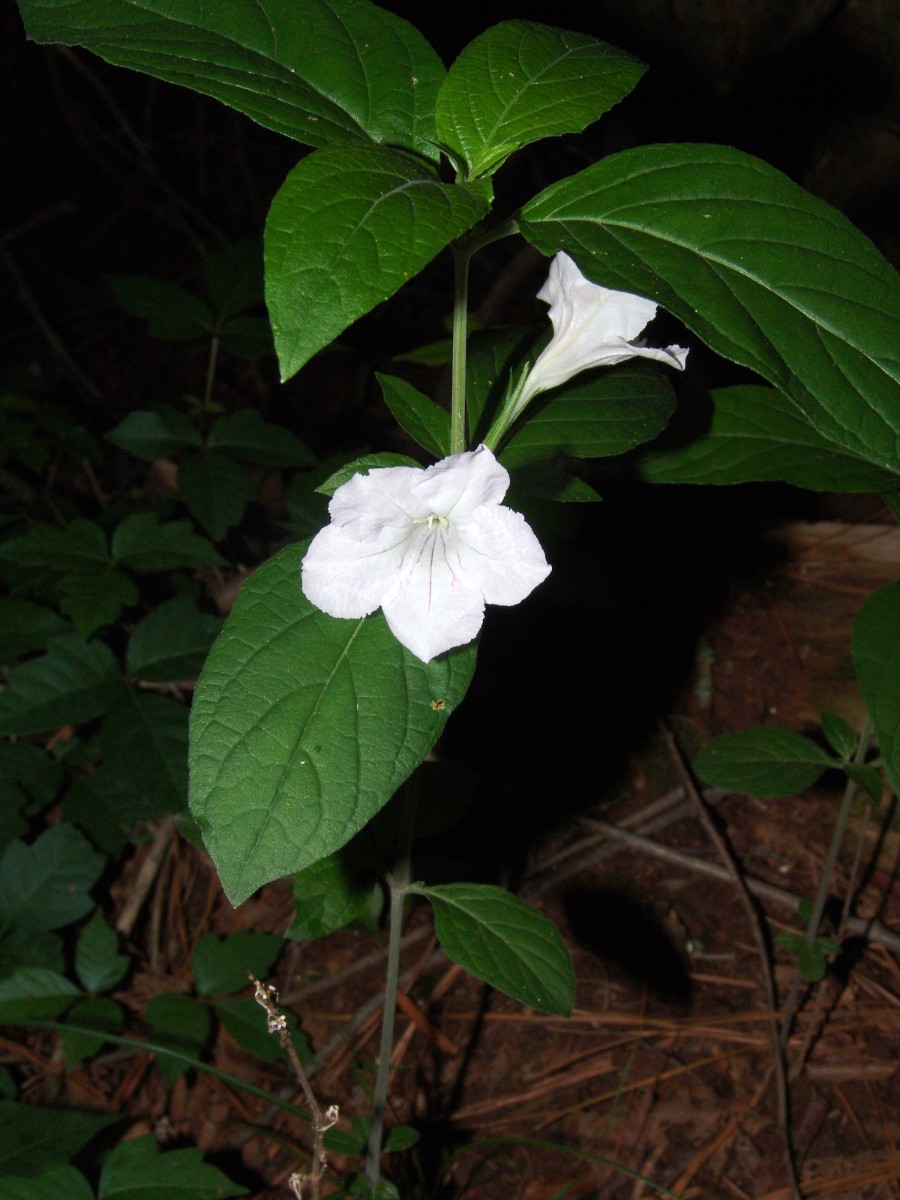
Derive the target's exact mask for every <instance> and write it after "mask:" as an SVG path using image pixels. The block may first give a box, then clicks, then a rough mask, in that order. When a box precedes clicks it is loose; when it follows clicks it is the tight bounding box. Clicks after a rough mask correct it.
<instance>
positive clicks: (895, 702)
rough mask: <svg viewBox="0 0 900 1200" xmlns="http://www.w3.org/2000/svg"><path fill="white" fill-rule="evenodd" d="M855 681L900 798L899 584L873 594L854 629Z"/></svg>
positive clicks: (892, 783) (888, 774) (862, 609)
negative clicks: (857, 683) (857, 681)
mask: <svg viewBox="0 0 900 1200" xmlns="http://www.w3.org/2000/svg"><path fill="white" fill-rule="evenodd" d="M852 645H853V663H854V666H855V667H856V678H857V679H858V680H859V690H860V691H861V692H862V696H863V700H865V702H866V708H867V709H868V710H869V716H870V717H871V718H872V724H873V725H874V727H875V736H876V737H877V738H878V745H879V746H880V747H881V756H882V758H883V759H884V767H885V770H886V771H887V776H888V779H890V781H891V787H893V789H894V792H895V793H896V794H897V795H900V583H892V584H889V585H888V587H885V588H882V589H881V590H880V591H878V592H875V593H874V594H873V595H871V596H870V597H869V598H868V600H867V601H866V602H865V604H864V605H863V606H862V608H861V610H860V613H859V616H858V617H857V618H856V622H855V624H854V626H853V643H852Z"/></svg>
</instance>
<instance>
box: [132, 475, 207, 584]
mask: <svg viewBox="0 0 900 1200" xmlns="http://www.w3.org/2000/svg"><path fill="white" fill-rule="evenodd" d="M197 457H202V456H200V455H198V456H197ZM185 461H187V460H185ZM183 468H184V463H182V465H181V467H179V470H178V483H179V486H181V484H182V470H183ZM112 554H113V558H115V560H116V561H117V562H119V563H121V564H122V565H123V566H126V567H130V568H131V570H132V571H139V572H140V573H141V574H149V573H151V572H153V571H175V570H177V569H178V568H179V567H183V568H187V569H188V570H197V569H199V568H200V567H214V566H222V565H223V564H224V562H225V559H224V558H222V556H221V555H220V554H219V553H218V551H217V550H216V549H215V547H214V546H211V545H210V543H209V542H208V541H207V540H206V538H204V537H200V535H199V534H196V533H194V531H193V529H191V527H190V525H189V524H188V523H187V521H164V522H163V523H162V524H160V521H159V517H157V515H156V513H151V512H137V513H132V514H131V515H130V516H128V517H126V518H125V520H124V521H122V522H121V523H120V524H119V525H118V526H117V527H116V531H115V533H114V534H113V536H112Z"/></svg>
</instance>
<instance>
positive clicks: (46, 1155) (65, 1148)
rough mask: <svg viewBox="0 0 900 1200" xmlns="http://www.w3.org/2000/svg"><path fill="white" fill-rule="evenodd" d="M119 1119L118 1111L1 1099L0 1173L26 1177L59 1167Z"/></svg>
mask: <svg viewBox="0 0 900 1200" xmlns="http://www.w3.org/2000/svg"><path fill="white" fill-rule="evenodd" d="M118 1120H120V1117H119V1115H118V1114H117V1113H94V1112H80V1111H79V1110H78V1109H76V1108H52V1107H49V1106H47V1105H43V1104H42V1105H40V1106H38V1105H35V1104H18V1103H16V1102H15V1101H13V1100H3V1101H0V1175H4V1176H5V1175H12V1176H16V1177H18V1178H22V1179H27V1178H32V1177H34V1176H40V1175H42V1174H43V1173H44V1171H45V1170H47V1168H49V1167H56V1166H62V1165H63V1163H65V1162H66V1160H67V1159H69V1158H71V1157H72V1156H73V1155H75V1154H78V1153H79V1151H81V1150H83V1149H84V1148H85V1146H87V1145H88V1143H89V1142H90V1141H91V1140H92V1139H93V1138H95V1137H96V1136H97V1134H98V1133H102V1131H103V1130H104V1129H106V1128H107V1127H108V1126H110V1125H112V1124H113V1123H114V1122H115V1121H118ZM4 1200H5V1198H4ZM58 1200H68V1197H67V1196H64V1195H62V1196H59V1197H58Z"/></svg>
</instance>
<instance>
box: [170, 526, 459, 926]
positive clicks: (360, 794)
mask: <svg viewBox="0 0 900 1200" xmlns="http://www.w3.org/2000/svg"><path fill="white" fill-rule="evenodd" d="M306 546H307V543H301V544H300V545H297V546H289V547H286V548H285V549H284V550H282V551H281V552H280V553H279V554H277V555H276V556H275V557H274V558H273V559H271V560H270V561H269V562H268V563H266V564H265V565H264V566H262V567H261V568H260V569H259V570H258V571H257V572H256V573H255V574H254V575H252V576H251V577H250V578H249V579H248V580H247V582H246V583H245V584H244V587H243V590H242V591H241V594H240V596H239V597H238V599H237V602H236V603H235V606H234V609H233V611H232V613H231V616H229V618H228V620H227V621H226V622H225V627H224V629H223V631H222V633H221V635H220V636H219V639H218V641H217V642H216V644H215V646H213V648H212V650H211V651H210V654H209V657H208V658H207V660H206V665H205V667H204V668H203V674H202V675H201V676H200V679H199V681H198V684H197V689H196V692H195V696H194V703H193V707H192V710H191V809H192V812H193V814H194V817H195V818H196V820H197V822H198V824H199V825H200V827H201V828H202V830H203V837H204V841H205V843H206V846H207V849H208V850H209V852H210V854H211V855H212V857H213V860H214V861H215V863H216V866H217V868H218V871H219V875H220V878H221V880H222V885H223V887H224V888H225V890H226V892H227V893H228V896H229V899H230V900H231V902H232V903H233V904H238V903H240V902H241V901H242V900H244V899H246V898H247V896H249V895H250V894H251V893H252V892H253V891H255V890H256V888H258V887H260V886H261V885H262V884H263V883H267V882H268V881H269V880H271V879H276V878H278V877H279V876H282V875H290V874H293V873H294V872H296V871H301V870H303V868H304V867H307V866H309V865H310V864H311V863H314V862H317V861H318V860H319V859H320V858H324V857H325V856H326V855H328V854H331V853H332V852H333V851H334V850H337V849H338V848H339V847H340V846H342V845H343V844H344V843H345V842H346V841H348V840H349V838H350V837H352V835H353V834H354V833H356V831H357V830H358V829H360V828H362V826H363V825H364V824H365V823H366V822H367V821H368V820H369V818H370V817H372V816H373V815H374V814H375V813H376V812H378V810H379V809H380V808H382V807H383V806H384V804H386V803H387V801H388V799H389V798H390V797H391V796H392V795H393V793H394V792H395V791H396V790H397V788H398V787H399V786H400V784H401V783H402V782H403V781H404V780H405V779H406V778H407V777H408V776H409V775H410V773H411V772H412V770H413V769H414V768H415V767H416V766H417V765H418V764H419V763H420V762H421V761H422V759H423V758H424V757H425V755H426V754H427V753H428V751H429V750H430V749H431V747H432V746H433V744H434V742H435V740H436V739H437V737H438V735H439V734H440V732H441V730H442V729H443V727H444V724H445V722H446V719H447V717H448V716H449V715H450V713H451V712H453V710H454V709H455V708H456V706H457V704H459V702H460V701H461V700H462V698H463V696H464V695H465V692H466V688H467V687H468V685H469V680H470V679H471V676H472V671H473V670H474V666H475V647H474V646H467V647H465V648H463V649H460V650H457V651H454V652H452V653H450V654H448V655H445V656H442V657H441V658H439V659H437V660H435V661H433V662H431V663H428V664H425V663H422V662H420V661H419V660H418V659H417V658H415V657H414V656H413V655H412V654H410V653H409V651H407V650H406V649H405V648H404V647H403V646H401V645H400V643H399V642H398V641H397V640H396V639H395V638H394V637H393V635H392V634H391V633H390V631H389V629H388V627H387V623H386V622H385V621H384V618H383V617H382V616H381V614H380V613H379V614H377V615H376V616H372V617H368V618H365V619H363V620H361V621H341V620H339V619H337V618H334V617H329V616H326V614H325V613H322V612H320V611H319V610H318V609H316V608H313V606H312V605H311V604H310V603H309V602H308V601H307V600H306V598H305V597H304V595H303V593H302V592H301V590H300V582H299V576H300V560H301V558H302V557H303V554H304V553H305V551H306ZM441 701H442V702H443V703H442V704H439V702H441Z"/></svg>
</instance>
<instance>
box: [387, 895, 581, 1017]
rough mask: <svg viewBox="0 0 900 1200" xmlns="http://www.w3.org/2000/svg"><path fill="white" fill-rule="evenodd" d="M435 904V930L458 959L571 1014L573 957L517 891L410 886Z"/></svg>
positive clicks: (541, 1006)
mask: <svg viewBox="0 0 900 1200" xmlns="http://www.w3.org/2000/svg"><path fill="white" fill-rule="evenodd" d="M411 890H413V891H415V892H416V893H418V894H419V895H422V896H427V897H428V899H429V900H430V901H431V905H432V907H433V908H434V931H435V933H436V934H437V938H438V941H439V942H440V943H441V945H442V946H443V948H444V949H445V950H446V952H447V955H448V956H449V957H450V958H452V959H453V961H454V962H456V963H459V965H460V966H461V967H465V969H466V970H467V971H469V972H470V973H471V974H472V975H475V976H477V978H478V979H483V980H485V982H486V983H490V984H491V985H492V986H493V987H496V988H499V989H500V990H501V991H502V992H506V994H507V995H508V996H512V997H513V998H514V999H515V1000H519V1001H520V1002H521V1003H522V1004H530V1005H531V1007H532V1008H536V1009H537V1010H538V1011H539V1012H546V1013H555V1014H557V1015H559V1016H566V1017H567V1016H568V1015H569V1013H570V1012H571V1011H572V1005H573V1004H574V1003H575V975H574V973H573V971H572V960H571V959H570V958H569V954H568V951H567V950H566V947H565V945H564V943H563V940H562V938H561V937H560V936H559V933H558V932H557V930H556V928H555V926H553V925H552V924H551V922H550V921H548V920H547V918H546V917H545V916H544V915H543V913H539V912H535V910H534V909H533V908H530V907H529V906H528V905H527V904H525V903H524V901H522V900H520V899H519V898H518V896H513V895H512V894H511V893H510V892H507V891H504V889H503V888H498V887H490V886H488V885H487V884H481V883H450V884H445V885H443V886H441V887H416V888H413V889H411Z"/></svg>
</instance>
